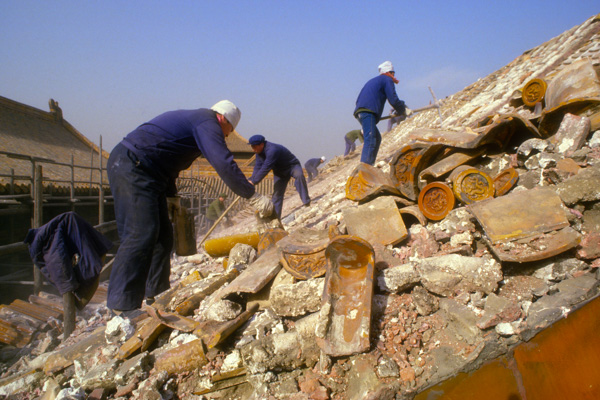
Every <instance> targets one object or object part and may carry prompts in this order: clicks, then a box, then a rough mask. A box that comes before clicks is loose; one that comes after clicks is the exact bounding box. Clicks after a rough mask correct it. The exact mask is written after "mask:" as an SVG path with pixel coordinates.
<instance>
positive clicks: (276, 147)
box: [249, 142, 310, 218]
mask: <svg viewBox="0 0 600 400" xmlns="http://www.w3.org/2000/svg"><path fill="white" fill-rule="evenodd" d="M271 170H272V171H273V197H272V198H271V201H272V202H273V206H274V207H275V211H276V212H277V216H278V217H279V218H281V211H282V209H283V195H284V193H285V189H286V187H287V184H288V182H289V181H290V178H292V177H293V178H294V179H295V186H296V190H297V191H298V194H299V195H300V199H301V200H302V203H303V204H308V203H310V196H309V195H308V188H307V187H306V178H305V177H304V171H302V165H300V161H298V159H297V158H296V156H295V155H293V154H292V152H291V151H289V150H288V149H287V148H286V147H284V146H282V145H280V144H276V143H271V142H265V147H264V149H263V151H262V152H260V153H259V154H257V155H256V162H255V164H254V171H252V176H251V177H250V178H249V179H250V181H251V182H252V183H254V184H255V185H256V184H257V183H259V182H260V181H262V180H263V178H264V177H265V176H267V174H268V173H269V171H271Z"/></svg>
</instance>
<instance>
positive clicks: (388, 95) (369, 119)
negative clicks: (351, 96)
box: [354, 61, 411, 165]
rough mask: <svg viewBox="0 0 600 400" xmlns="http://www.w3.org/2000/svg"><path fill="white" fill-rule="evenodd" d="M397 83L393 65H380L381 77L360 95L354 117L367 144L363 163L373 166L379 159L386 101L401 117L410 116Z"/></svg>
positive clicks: (364, 147)
mask: <svg viewBox="0 0 600 400" xmlns="http://www.w3.org/2000/svg"><path fill="white" fill-rule="evenodd" d="M397 83H398V80H397V79H396V78H395V72H394V67H393V65H392V63H391V62H390V61H385V62H384V63H382V64H381V65H379V76H377V77H375V78H373V79H371V80H369V81H368V82H367V83H366V84H365V86H364V87H363V88H362V90H361V91H360V94H359V95H358V99H357V100H356V108H355V109H354V117H355V118H356V119H358V121H359V122H360V124H361V126H362V129H363V135H364V140H365V142H364V145H363V150H362V154H361V157H360V161H361V162H363V163H366V164H370V165H373V164H374V163H375V159H376V158H377V152H378V151H379V145H380V144H381V133H379V130H378V129H377V123H378V122H379V120H380V119H381V114H382V113H383V107H384V106H385V101H386V100H387V101H389V103H390V105H391V106H392V107H393V108H394V109H395V110H396V111H397V112H398V114H399V115H406V116H408V115H410V113H411V110H410V109H409V108H407V107H406V104H404V101H402V100H400V99H399V98H398V95H397V94H396V88H395V87H394V84H397Z"/></svg>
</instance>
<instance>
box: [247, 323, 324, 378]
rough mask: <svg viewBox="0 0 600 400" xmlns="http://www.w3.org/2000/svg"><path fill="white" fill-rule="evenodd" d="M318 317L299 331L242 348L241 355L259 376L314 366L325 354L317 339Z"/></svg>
mask: <svg viewBox="0 0 600 400" xmlns="http://www.w3.org/2000/svg"><path fill="white" fill-rule="evenodd" d="M318 314H319V313H314V314H310V315H308V316H306V317H304V318H302V319H300V320H298V321H297V322H296V324H295V327H296V329H295V330H292V331H289V332H285V333H278V334H272V335H270V336H265V337H263V338H260V339H258V340H255V341H253V342H250V343H248V344H246V345H244V346H242V347H241V348H240V353H241V355H242V359H243V360H244V365H246V368H248V370H249V371H250V372H251V373H253V374H256V373H264V372H266V371H271V370H286V371H290V370H293V369H296V368H300V367H303V366H309V367H312V366H314V365H315V364H316V363H317V362H318V360H319V355H320V352H321V349H320V348H319V346H317V342H316V337H315V326H316V322H317V319H318Z"/></svg>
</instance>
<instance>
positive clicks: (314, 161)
mask: <svg viewBox="0 0 600 400" xmlns="http://www.w3.org/2000/svg"><path fill="white" fill-rule="evenodd" d="M324 162H325V156H323V157H321V158H311V159H310V160H308V161H307V162H305V163H304V169H306V174H307V175H308V182H310V181H312V180H313V179H315V178H316V177H317V175H319V170H318V169H317V168H318V167H319V165H321V164H322V163H324Z"/></svg>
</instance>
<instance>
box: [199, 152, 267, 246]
mask: <svg viewBox="0 0 600 400" xmlns="http://www.w3.org/2000/svg"><path fill="white" fill-rule="evenodd" d="M255 159H256V154H254V155H253V156H252V157H251V158H250V159H249V160H248V161H246V162H245V163H244V164H243V165H242V168H244V167H247V166H248V165H250V164H252V162H253V161H254V160H255ZM238 201H240V196H237V197H236V199H235V200H234V201H232V202H231V204H230V205H229V207H227V209H226V210H225V211H223V214H221V215H220V216H219V218H217V220H216V221H215V223H214V224H213V226H211V227H210V229H209V230H208V232H206V235H204V237H203V238H202V240H201V241H200V243H198V246H201V245H202V243H204V241H205V240H206V238H207V237H208V235H210V234H211V233H212V231H214V230H215V228H216V227H217V225H218V224H219V222H221V220H222V219H223V218H225V216H226V215H227V213H228V212H229V210H231V209H232V208H233V206H234V205H236V204H237V202H238Z"/></svg>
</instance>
